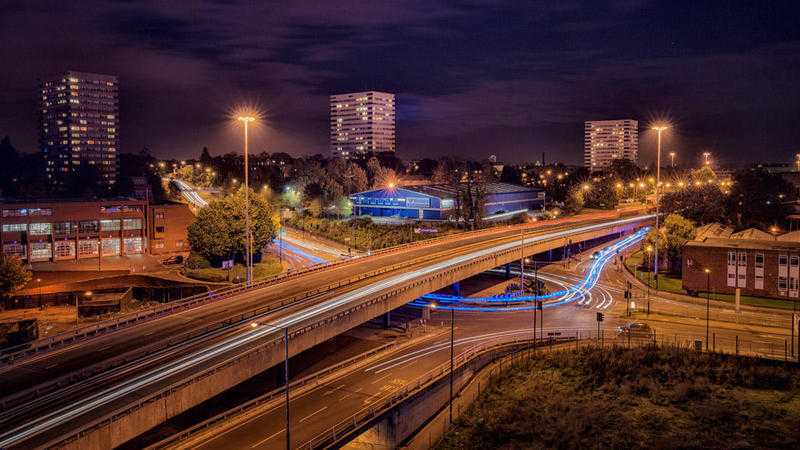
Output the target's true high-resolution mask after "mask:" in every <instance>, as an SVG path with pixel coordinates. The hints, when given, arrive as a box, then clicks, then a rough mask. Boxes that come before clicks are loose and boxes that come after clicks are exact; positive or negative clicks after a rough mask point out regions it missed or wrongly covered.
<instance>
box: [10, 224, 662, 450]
mask: <svg viewBox="0 0 800 450" xmlns="http://www.w3.org/2000/svg"><path fill="white" fill-rule="evenodd" d="M651 218H652V216H649V215H644V216H635V217H630V218H621V219H620V218H616V219H615V218H612V217H611V216H610V215H602V214H599V215H594V216H583V217H579V218H577V219H576V218H572V219H570V220H569V221H564V222H556V223H545V224H536V225H526V226H518V227H504V228H495V229H489V230H482V231H480V232H474V233H465V234H463V235H457V236H452V237H447V238H441V239H436V240H432V241H430V242H426V243H422V244H419V245H414V246H405V247H402V248H398V249H393V250H391V251H386V252H382V253H380V254H376V255H374V256H371V257H367V258H362V259H357V260H353V261H350V262H348V263H343V264H338V265H333V266H331V267H329V268H326V269H323V270H318V271H313V272H310V273H308V274H306V275H303V276H299V277H295V278H291V279H288V280H285V281H283V282H280V283H277V284H274V285H269V286H264V287H259V288H255V289H250V290H246V291H243V292H241V293H238V294H237V295H233V296H231V297H229V298H225V299H222V300H219V301H216V302H211V303H208V304H204V305H203V306H201V307H198V308H194V309H189V310H184V311H181V312H178V313H175V314H170V315H167V316H164V317H161V318H159V319H157V320H153V321H149V322H145V323H142V324H140V325H137V326H134V327H129V328H123V329H120V330H119V331H116V332H112V333H108V334H105V335H102V336H100V337H96V338H90V339H86V340H82V341H78V342H75V343H73V344H71V345H69V346H63V347H61V348H56V349H54V350H52V351H50V352H45V353H42V354H39V355H34V356H31V357H28V358H25V359H23V360H21V361H18V362H17V363H15V364H14V365H13V366H9V367H6V368H3V370H2V371H3V372H4V373H2V381H1V382H0V388H2V391H3V392H14V394H12V395H11V396H6V397H5V398H4V399H3V400H4V401H3V410H2V411H0V429H2V430H3V432H2V434H0V447H9V448H30V447H37V446H52V445H59V446H66V447H70V448H113V447H114V446H116V445H119V444H120V443H122V442H125V441H126V440H128V439H130V438H132V437H134V436H136V435H137V434H139V433H141V432H143V431H145V430H147V429H149V428H151V427H152V426H154V425H156V424H158V423H160V422H162V421H164V420H166V419H168V418H170V417H172V416H174V415H176V414H179V413H180V412H182V411H184V410H186V409H188V408H190V407H192V406H194V405H196V404H198V403H200V402H202V401H204V400H206V399H208V398H210V397H212V396H214V395H216V394H218V393H220V392H222V391H224V390H226V389H228V388H230V387H231V386H233V385H235V384H238V383H239V382H241V381H243V380H245V379H247V378H250V377H251V376H253V375H255V374H257V373H259V372H261V371H263V370H265V369H267V368H269V367H272V366H274V365H276V364H278V363H279V362H281V361H282V359H283V356H284V351H285V348H284V345H285V341H284V338H283V336H284V333H287V334H288V336H289V341H288V342H289V345H288V351H289V354H290V355H293V354H296V353H299V352H301V351H303V350H305V349H308V348H310V347H312V346H314V345H316V344H317V343H320V342H322V341H325V340H327V339H329V338H331V337H333V336H335V335H337V334H339V333H342V332H344V331H346V330H349V329H351V328H353V327H355V326H358V325H360V324H361V323H364V322H366V321H368V320H370V319H372V318H375V317H378V316H380V315H381V314H385V313H386V312H388V311H391V310H392V309H395V308H397V307H399V306H401V305H403V304H405V303H408V302H409V301H411V300H413V299H415V298H417V297H419V296H420V295H422V294H425V293H428V292H432V291H435V290H438V289H441V288H443V287H445V286H448V285H450V284H452V283H454V282H457V281H460V280H462V279H465V278H468V277H470V276H472V275H474V274H477V273H480V272H482V271H484V270H488V269H491V268H493V267H497V266H499V265H502V264H505V263H508V262H511V261H515V260H518V259H519V258H520V257H521V256H522V254H523V252H524V254H526V255H531V254H536V253H540V252H543V251H546V250H549V249H552V248H558V247H563V246H564V245H566V244H567V243H568V242H570V241H572V242H579V241H583V240H588V239H593V238H597V237H601V236H606V235H610V234H615V233H623V232H625V231H628V230H630V229H633V228H636V227H639V226H641V225H643V224H645V223H646V222H648V221H649V220H650V219H651ZM523 235H524V236H525V237H524V244H523V239H522V236H523ZM521 247H522V248H524V251H523V250H522V248H521ZM82 374H83V376H82ZM57 381H61V383H57ZM48 383H49V384H48Z"/></svg>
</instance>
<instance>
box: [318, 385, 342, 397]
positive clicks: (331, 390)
mask: <svg viewBox="0 0 800 450" xmlns="http://www.w3.org/2000/svg"><path fill="white" fill-rule="evenodd" d="M344 386H345V385H343V384H340V385H339V386H336V387H335V388H333V389H330V390H328V391H325V392H323V393H322V395H330V394H333V393H335V392H337V391H340V390H341V389H342V388H343V387H344Z"/></svg>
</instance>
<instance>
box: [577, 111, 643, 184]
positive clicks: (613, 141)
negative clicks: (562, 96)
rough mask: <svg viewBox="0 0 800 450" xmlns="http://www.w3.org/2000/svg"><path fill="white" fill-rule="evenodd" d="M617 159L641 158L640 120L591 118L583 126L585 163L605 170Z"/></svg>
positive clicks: (631, 159) (590, 166)
mask: <svg viewBox="0 0 800 450" xmlns="http://www.w3.org/2000/svg"><path fill="white" fill-rule="evenodd" d="M615 159H627V160H629V161H632V162H633V163H636V161H637V160H638V159H639V122H637V121H636V120H632V119H622V120H591V121H587V122H585V123H584V128H583V165H584V166H586V167H587V168H589V170H591V171H592V172H594V171H601V170H605V169H607V168H608V167H610V166H611V162H612V161H614V160H615Z"/></svg>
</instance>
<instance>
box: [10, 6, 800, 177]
mask: <svg viewBox="0 0 800 450" xmlns="http://www.w3.org/2000/svg"><path fill="white" fill-rule="evenodd" d="M797 24H798V7H797V6H796V5H795V3H794V2H780V1H772V2H759V1H753V2H749V1H739V2H690V1H677V2H669V3H660V2H651V1H636V0H627V1H617V2H595V1H593V2H579V1H561V2H552V1H535V2H515V1H503V2H490V1H464V2H458V3H456V2H446V3H445V2H441V3H440V2H431V1H407V2H400V1H398V2H374V1H367V0H359V1H341V2H325V1H291V2H254V1H246V2H245V1H211V0H206V1H200V2H191V3H188V4H187V3H185V2H161V1H153V2H133V1H130V2H113V3H112V2H104V1H102V2H101V1H81V2H56V1H52V2H49V1H39V2H11V3H9V4H8V5H4V12H3V14H2V15H0V40H2V42H3V43H4V44H3V46H2V47H0V60H2V61H4V62H5V63H6V64H5V66H6V67H5V69H4V71H3V72H2V80H3V83H2V86H3V87H4V95H3V96H0V134H9V135H11V136H12V138H13V139H14V141H15V142H16V143H17V144H18V146H20V147H22V148H25V149H29V150H33V149H35V147H36V123H35V108H36V105H35V101H36V96H35V87H36V80H37V78H41V77H45V76H47V75H48V74H51V73H54V72H58V71H62V70H66V69H74V70H85V71H96V72H101V73H111V74H115V75H117V76H119V77H120V80H121V89H122V94H121V95H122V97H121V109H122V111H121V116H122V127H121V128H122V134H121V136H122V139H123V150H125V151H135V150H138V149H140V148H141V147H142V146H145V145H147V146H150V147H151V148H153V149H154V151H156V153H158V154H160V155H163V156H168V155H169V156H172V155H174V156H179V157H188V156H193V155H195V154H197V153H198V152H199V149H200V148H201V147H202V146H203V145H209V146H210V147H211V148H212V151H213V152H216V153H218V152H224V151H229V150H232V149H236V148H237V147H238V143H237V142H238V141H237V137H238V135H237V134H236V133H235V132H234V130H233V129H232V127H230V124H229V122H228V120H227V114H228V113H229V111H230V110H231V108H232V107H233V106H234V105H236V104H238V103H242V102H247V103H257V104H259V105H260V106H261V108H262V109H263V110H264V112H265V116H266V117H267V118H268V124H267V125H268V126H266V127H263V128H262V130H260V132H259V133H257V135H256V143H255V147H256V148H259V149H265V150H268V151H279V150H285V151H290V152H293V153H296V154H309V153H316V152H323V153H326V152H327V132H328V131H327V130H328V125H327V96H328V95H329V94H330V93H336V92H344V91H350V90H361V89H380V90H388V91H391V92H395V93H397V94H398V149H399V152H400V155H401V157H406V158H410V157H418V156H422V155H443V154H450V153H457V154H461V155H463V156H468V157H482V156H485V155H487V154H490V153H494V154H498V155H499V156H500V157H501V158H503V159H506V160H512V161H513V160H522V159H538V158H539V157H540V154H541V152H542V151H546V152H547V153H548V155H549V156H548V159H550V160H553V159H559V160H563V161H567V162H579V161H580V160H581V151H582V129H583V126H582V122H583V121H584V120H588V119H597V118H621V117H626V118H627V117H632V118H636V119H639V120H640V122H646V121H648V120H650V119H652V118H655V117H660V116H662V115H669V116H671V118H672V119H673V120H674V121H675V123H676V128H675V133H674V134H673V135H672V136H670V140H669V141H668V142H669V143H668V146H670V147H671V148H673V149H675V150H677V151H678V152H679V154H681V155H685V156H684V157H687V158H688V157H690V155H691V156H692V157H693V155H696V154H697V153H698V152H700V151H702V150H704V149H711V150H712V151H714V152H715V153H717V154H719V155H720V158H721V159H722V160H723V161H727V162H731V163H734V162H745V161H753V160H780V159H787V158H791V157H792V156H791V155H792V154H793V153H794V152H795V151H796V150H797V145H798V139H799V138H800V128H799V127H797V126H796V123H797V122H798V119H800V117H798V115H800V112H798V111H800V108H798V101H800V88H798V86H797V83H796V80H797V79H800V27H797ZM642 141H643V154H644V155H645V157H647V156H648V155H649V153H648V152H650V151H651V148H650V147H651V146H650V145H649V138H648V137H647V136H643V139H642Z"/></svg>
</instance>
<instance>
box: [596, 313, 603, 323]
mask: <svg viewBox="0 0 800 450" xmlns="http://www.w3.org/2000/svg"><path fill="white" fill-rule="evenodd" d="M603 319H604V317H603V313H601V312H599V313H597V321H598V322H602V321H603Z"/></svg>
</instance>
